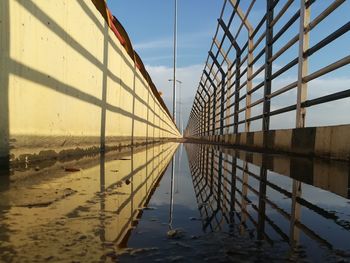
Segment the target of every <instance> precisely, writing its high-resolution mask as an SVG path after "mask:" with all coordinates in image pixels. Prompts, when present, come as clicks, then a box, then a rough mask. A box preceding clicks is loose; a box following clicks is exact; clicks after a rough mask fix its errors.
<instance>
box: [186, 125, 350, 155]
mask: <svg viewBox="0 0 350 263" xmlns="http://www.w3.org/2000/svg"><path fill="white" fill-rule="evenodd" d="M248 137H251V142H248V140H247V138H248ZM266 138H267V142H266V145H265V146H264V133H263V132H262V131H257V132H252V133H244V132H242V133H238V134H225V135H221V136H206V137H202V139H203V140H207V141H210V142H216V143H226V144H231V145H235V146H242V147H248V148H253V149H254V150H256V149H258V150H270V151H279V152H285V153H293V154H302V155H308V156H317V157H323V158H330V159H335V160H343V161H349V160H350V125H338V126H328V127H308V128H301V129H285V130H271V131H269V132H268V134H267V137H266ZM193 139H196V137H193Z"/></svg>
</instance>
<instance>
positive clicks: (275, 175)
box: [0, 143, 350, 262]
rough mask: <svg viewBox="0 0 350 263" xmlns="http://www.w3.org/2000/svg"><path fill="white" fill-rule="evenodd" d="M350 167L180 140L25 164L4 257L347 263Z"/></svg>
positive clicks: (14, 173)
mask: <svg viewBox="0 0 350 263" xmlns="http://www.w3.org/2000/svg"><path fill="white" fill-rule="evenodd" d="M175 152H176V154H175ZM173 156H174V158H173V160H174V166H173V165H172V157H173ZM349 171H350V170H349V166H348V164H347V163H341V162H333V161H327V162H326V161H322V160H314V159H305V158H298V157H287V156H283V155H271V154H269V155H267V154H261V153H252V152H245V151H242V150H235V149H228V148H223V147H218V146H210V145H200V144H185V145H184V144H181V145H179V144H176V143H165V144H154V145H148V146H145V147H136V148H134V149H132V150H127V149H123V150H122V151H121V152H119V153H115V152H110V153H107V154H105V155H98V156H86V157H84V158H80V159H78V160H60V161H55V162H51V163H50V164H49V165H48V164H47V163H46V164H44V163H42V164H35V165H32V166H30V165H29V166H28V165H27V166H25V167H15V168H12V169H11V171H10V175H9V176H6V174H3V175H2V176H1V177H0V178H1V179H0V180H1V191H0V261H3V262H43V261H51V262H116V261H122V262H154V261H158V262H189V261H191V262H192V261H196V262H203V261H207V262H213V261H215V262H227V261H246V262H247V261H266V262H267V261H269V262H271V261H276V262H280V261H311V262H321V261H328V262H334V261H339V262H342V261H345V262H347V261H348V259H349V257H348V256H349V255H350V210H349V208H350V200H349V184H350V179H349V175H350V172H349Z"/></svg>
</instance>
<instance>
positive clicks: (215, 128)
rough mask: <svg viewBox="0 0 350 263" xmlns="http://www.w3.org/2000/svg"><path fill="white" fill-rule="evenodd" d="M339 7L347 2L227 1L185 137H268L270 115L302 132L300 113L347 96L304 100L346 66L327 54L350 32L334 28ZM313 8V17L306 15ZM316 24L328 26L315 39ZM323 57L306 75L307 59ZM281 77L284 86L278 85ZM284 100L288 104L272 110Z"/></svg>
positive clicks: (344, 59) (349, 93)
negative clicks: (290, 120)
mask: <svg viewBox="0 0 350 263" xmlns="http://www.w3.org/2000/svg"><path fill="white" fill-rule="evenodd" d="M262 4H263V5H264V6H261V5H262ZM344 4H345V5H347V4H348V3H346V0H333V1H317V0H296V1H294V0H288V1H287V0H286V1H279V0H266V1H256V0H249V1H239V0H226V1H225V2H224V6H223V8H222V12H221V15H220V18H219V19H218V24H217V28H216V32H215V35H214V38H213V42H212V44H211V48H210V51H209V54H208V57H207V60H206V63H205V67H204V70H203V74H202V76H201V79H200V82H199V87H198V90H197V93H196V95H195V98H194V102H193V106H192V110H191V113H190V117H189V121H188V124H187V128H186V131H185V136H187V137H191V136H197V137H205V136H212V135H223V134H228V133H239V132H250V131H251V130H252V129H251V125H252V123H254V127H255V128H254V129H255V130H262V131H268V130H270V119H271V117H272V116H285V115H282V114H286V113H292V112H295V115H294V116H295V126H294V127H295V128H302V127H305V118H306V110H307V108H309V107H313V106H316V105H320V104H324V103H327V102H332V101H335V100H340V99H344V98H347V97H350V89H345V88H348V87H344V89H343V90H340V91H337V92H335V91H332V90H331V89H330V90H329V91H327V95H321V96H318V97H316V98H310V97H308V95H307V90H308V85H309V84H310V83H311V82H312V81H315V80H320V79H321V78H322V77H323V76H325V75H326V74H329V73H331V72H332V73H334V71H337V70H340V68H343V67H344V66H346V65H348V64H350V55H349V52H348V51H347V52H346V51H345V53H346V54H345V55H344V54H342V55H341V57H340V58H338V59H337V58H332V57H335V56H332V54H329V50H328V49H329V47H330V46H332V47H333V48H334V47H335V48H337V47H342V46H341V45H340V44H339V43H340V42H339V41H342V39H343V38H342V37H344V34H346V33H348V31H349V30H350V22H349V19H348V18H347V17H341V18H337V21H338V22H340V23H341V25H340V26H338V25H334V24H335V23H334V21H335V20H336V19H335V15H336V14H337V13H336V12H338V11H339V10H341V7H343V8H344ZM314 8H315V10H317V12H315V13H311V10H313V9H314ZM345 9H346V6H345ZM261 10H263V11H261ZM311 14H315V15H314V16H311ZM344 20H345V21H344ZM346 20H347V21H346ZM320 24H323V26H325V25H327V27H328V25H329V27H335V28H334V29H333V31H332V32H331V33H330V34H327V35H326V36H325V37H323V38H321V39H319V34H318V33H317V30H319V29H320V28H322V26H320ZM314 32H316V33H314ZM344 46H346V45H344ZM343 48H344V47H343ZM315 53H317V56H316V55H315ZM323 54H324V55H325V56H327V58H332V59H333V61H331V62H328V60H329V59H326V62H325V63H324V64H326V65H322V66H321V67H316V69H313V71H312V72H311V70H310V69H309V68H310V67H309V65H310V61H313V63H318V60H319V56H323ZM334 59H335V60H334ZM319 64H322V63H319ZM286 76H287V77H286ZM281 78H284V81H283V84H278V83H277V81H278V80H281ZM276 83H277V84H276ZM287 94H288V95H291V96H292V97H293V99H292V101H291V102H288V103H287V105H286V104H283V105H282V106H279V107H272V106H271V104H272V103H273V102H274V101H277V100H280V99H282V98H283V96H286V95H287ZM289 103H290V104H289ZM288 116H290V115H288ZM256 127H258V128H256ZM260 127H261V128H260Z"/></svg>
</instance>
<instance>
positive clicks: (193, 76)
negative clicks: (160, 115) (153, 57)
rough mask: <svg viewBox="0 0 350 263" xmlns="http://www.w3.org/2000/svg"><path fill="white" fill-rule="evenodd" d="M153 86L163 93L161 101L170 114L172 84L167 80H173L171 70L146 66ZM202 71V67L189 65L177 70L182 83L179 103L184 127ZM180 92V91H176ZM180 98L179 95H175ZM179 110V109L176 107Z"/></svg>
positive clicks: (163, 67)
mask: <svg viewBox="0 0 350 263" xmlns="http://www.w3.org/2000/svg"><path fill="white" fill-rule="evenodd" d="M146 68H147V71H148V72H149V74H150V76H151V78H152V80H153V82H154V84H155V85H156V87H157V89H158V90H159V91H161V92H162V93H163V99H164V101H165V103H166V104H167V106H168V108H169V110H170V112H172V92H173V89H172V82H169V81H168V80H169V79H172V78H173V69H172V68H170V67H165V66H150V65H146ZM202 71H203V65H191V66H188V67H180V68H178V69H177V77H176V78H177V79H178V80H180V81H181V82H182V85H181V86H180V87H181V103H182V107H181V109H182V116H183V120H184V124H183V125H186V122H187V119H188V115H189V113H190V111H191V107H192V102H193V98H194V95H195V93H196V91H197V88H198V84H199V79H200V76H201V74H202ZM178 91H180V89H179V90H178ZM177 97H178V98H179V97H180V94H179V93H178V94H177ZM178 109H179V107H178Z"/></svg>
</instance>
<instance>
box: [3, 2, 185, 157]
mask: <svg viewBox="0 0 350 263" xmlns="http://www.w3.org/2000/svg"><path fill="white" fill-rule="evenodd" d="M0 10H1V11H0V15H1V17H0V20H1V23H0V26H1V28H0V29H1V39H0V45H1V58H0V65H1V79H0V83H1V84H0V85H1V90H0V91H1V96H0V97H1V101H0V102H1V103H2V106H1V115H0V117H1V123H0V125H1V128H0V135H1V138H2V139H1V144H0V156H4V155H6V154H11V155H12V156H11V158H12V160H15V159H18V158H19V157H20V156H22V157H23V156H24V155H26V154H31V153H37V154H38V153H40V152H42V151H43V150H47V149H52V150H54V151H56V152H57V151H62V150H64V149H70V148H72V147H73V148H75V147H77V145H79V142H84V143H83V144H84V147H85V145H90V146H94V147H96V148H98V147H100V146H102V147H103V146H104V143H105V144H106V147H112V146H118V145H120V144H121V143H122V144H130V143H131V138H132V137H133V138H134V139H135V140H138V141H145V140H146V138H147V139H148V140H153V139H157V140H158V139H159V138H174V137H179V136H180V135H179V133H178V130H177V128H176V127H175V125H174V124H173V122H172V120H171V118H170V117H169V115H168V114H167V112H166V110H165V109H163V108H162V106H161V104H160V102H159V101H158V99H157V98H156V96H155V95H154V94H153V93H152V91H151V89H150V88H149V87H148V84H147V82H146V80H145V79H144V78H143V76H142V75H141V73H140V72H139V70H138V69H137V68H136V67H135V65H134V62H133V60H132V59H131V58H130V56H129V55H128V54H127V53H126V51H125V50H124V48H123V47H122V46H121V44H120V43H119V41H118V40H117V38H116V37H115V35H114V34H113V33H112V32H111V30H110V29H109V28H108V26H107V25H106V23H105V21H104V20H103V18H102V16H101V15H100V13H99V12H98V11H97V10H96V9H95V6H94V5H93V4H92V2H91V1H83V0H77V1H72V0H60V1H56V0H45V1H42V0H18V1H12V0H3V1H1V2H0ZM72 141H74V144H70V142H72ZM46 142H49V143H46ZM24 145H25V147H24ZM9 149H11V150H9Z"/></svg>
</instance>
